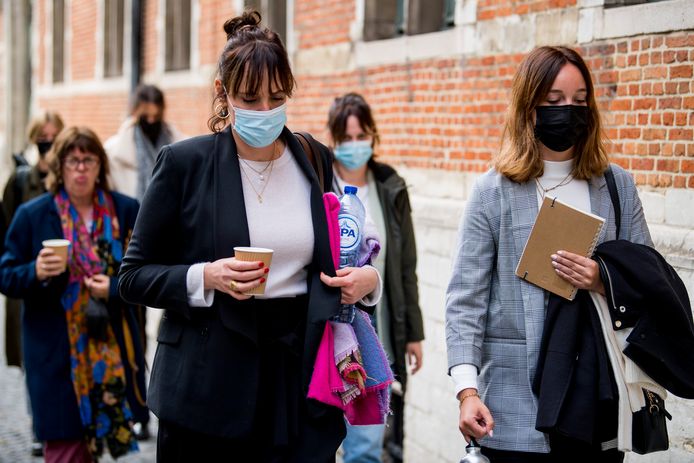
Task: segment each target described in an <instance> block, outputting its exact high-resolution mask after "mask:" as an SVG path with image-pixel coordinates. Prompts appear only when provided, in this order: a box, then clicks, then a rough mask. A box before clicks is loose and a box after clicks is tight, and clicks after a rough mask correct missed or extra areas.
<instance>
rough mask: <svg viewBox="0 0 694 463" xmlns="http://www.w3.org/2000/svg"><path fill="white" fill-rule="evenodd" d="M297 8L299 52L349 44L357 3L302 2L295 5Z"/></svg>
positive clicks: (305, 0) (344, 0)
mask: <svg viewBox="0 0 694 463" xmlns="http://www.w3.org/2000/svg"><path fill="white" fill-rule="evenodd" d="M294 8H295V10H294V27H295V28H296V30H297V31H298V32H299V47H300V48H303V49H309V48H314V47H321V46H325V45H330V44H336V43H343V42H349V40H350V38H349V27H350V23H351V22H352V21H353V20H354V11H355V5H354V0H351V1H346V0H303V1H297V2H295V7H294Z"/></svg>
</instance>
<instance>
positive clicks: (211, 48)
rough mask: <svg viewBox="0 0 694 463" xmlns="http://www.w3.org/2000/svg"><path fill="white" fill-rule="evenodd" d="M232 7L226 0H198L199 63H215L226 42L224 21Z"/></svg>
mask: <svg viewBox="0 0 694 463" xmlns="http://www.w3.org/2000/svg"><path fill="white" fill-rule="evenodd" d="M233 14H234V9H233V7H232V5H231V2H229V1H228V0H206V1H202V2H200V32H199V36H200V64H201V65H207V64H212V65H216V64H217V59H218V58H219V53H220V52H221V51H222V48H223V47H224V44H225V43H226V34H225V33H224V28H223V26H224V21H226V20H227V19H229V18H231V17H232V16H233Z"/></svg>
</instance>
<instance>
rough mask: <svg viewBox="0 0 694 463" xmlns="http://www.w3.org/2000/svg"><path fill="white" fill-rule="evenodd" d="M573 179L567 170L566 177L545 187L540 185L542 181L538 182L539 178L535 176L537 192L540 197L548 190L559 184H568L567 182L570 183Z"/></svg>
mask: <svg viewBox="0 0 694 463" xmlns="http://www.w3.org/2000/svg"><path fill="white" fill-rule="evenodd" d="M573 179H574V178H573V177H572V176H571V172H569V173H568V175H567V176H566V177H564V178H563V179H562V181H561V182H559V183H557V184H556V185H554V186H552V187H549V188H545V187H543V186H542V183H540V180H539V179H538V178H537V177H535V183H536V184H537V188H538V190H537V192H538V193H540V197H541V198H544V197H545V195H546V194H547V193H548V192H550V191H552V190H556V189H557V188H559V187H560V186H564V185H568V184H569V183H571V181H572V180H573Z"/></svg>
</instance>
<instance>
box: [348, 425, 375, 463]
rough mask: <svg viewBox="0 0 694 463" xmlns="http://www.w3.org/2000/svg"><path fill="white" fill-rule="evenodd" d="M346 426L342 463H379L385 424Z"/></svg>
mask: <svg viewBox="0 0 694 463" xmlns="http://www.w3.org/2000/svg"><path fill="white" fill-rule="evenodd" d="M345 424H346V425H347V436H346V437H345V440H343V441H342V450H343V451H344V455H343V458H342V460H343V462H344V463H380V462H381V452H383V435H384V434H385V431H386V425H385V424H374V425H370V426H352V425H350V424H349V423H347V422H345Z"/></svg>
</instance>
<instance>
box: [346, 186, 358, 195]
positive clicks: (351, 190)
mask: <svg viewBox="0 0 694 463" xmlns="http://www.w3.org/2000/svg"><path fill="white" fill-rule="evenodd" d="M357 189H358V188H357V187H355V186H350V185H348V186H346V187H345V194H346V195H356V194H357Z"/></svg>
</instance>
